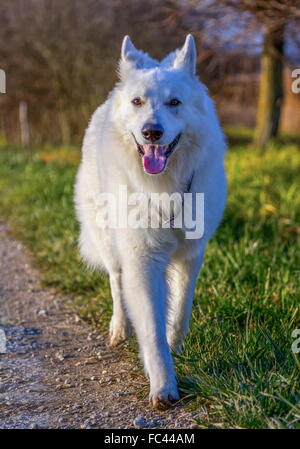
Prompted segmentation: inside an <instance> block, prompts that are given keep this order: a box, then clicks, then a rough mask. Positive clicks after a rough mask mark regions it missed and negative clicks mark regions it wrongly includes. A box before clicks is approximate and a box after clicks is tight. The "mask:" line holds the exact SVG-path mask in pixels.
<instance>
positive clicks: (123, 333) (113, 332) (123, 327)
mask: <svg viewBox="0 0 300 449" xmlns="http://www.w3.org/2000/svg"><path fill="white" fill-rule="evenodd" d="M130 334H131V329H130V325H129V323H126V322H124V321H117V320H116V319H115V318H114V317H112V318H111V320H110V324H109V344H110V346H113V347H114V346H118V345H119V344H120V343H122V342H123V341H125V340H127V338H128V337H130Z"/></svg>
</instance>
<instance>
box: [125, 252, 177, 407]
mask: <svg viewBox="0 0 300 449" xmlns="http://www.w3.org/2000/svg"><path fill="white" fill-rule="evenodd" d="M165 271H166V264H163V263H161V261H159V260H157V258H155V257H145V256H144V257H133V256H131V257H129V259H126V263H124V265H123V269H122V281H123V282H122V284H123V288H124V297H125V302H126V306H127V310H128V314H129V317H130V319H131V321H132V324H133V326H134V329H135V331H136V334H137V338H138V341H139V345H140V349H141V353H142V357H143V361H144V366H145V370H146V372H147V374H148V376H149V379H150V396H149V400H150V403H151V405H152V406H153V407H155V408H164V407H166V406H167V405H169V404H170V403H171V402H172V401H175V400H177V399H178V398H179V395H178V389H177V382H176V377H175V372H174V368H173V361H172V357H171V354H170V350H169V345H168V342H167V337H166V279H165Z"/></svg>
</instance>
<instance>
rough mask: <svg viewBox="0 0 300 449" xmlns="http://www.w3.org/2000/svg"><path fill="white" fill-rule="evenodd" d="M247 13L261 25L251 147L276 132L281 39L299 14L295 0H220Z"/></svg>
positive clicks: (280, 98) (281, 94)
mask: <svg viewBox="0 0 300 449" xmlns="http://www.w3.org/2000/svg"><path fill="white" fill-rule="evenodd" d="M222 3H223V4H225V5H226V6H229V7H231V8H233V9H235V10H238V11H241V12H248V13H250V14H251V15H252V16H253V17H254V18H255V19H256V20H257V21H258V23H259V24H260V25H261V26H262V28H263V45H262V57H261V76H260V86H259V98H258V107H257V115H256V130H255V136H254V145H255V147H258V148H261V149H264V148H265V147H266V146H267V144H268V143H269V141H270V139H271V138H273V137H276V136H277V135H278V131H279V123H280V114H281V109H282V103H283V97H284V92H283V67H284V40H285V31H286V27H287V24H288V23H289V21H290V20H291V19H293V18H295V17H299V9H298V8H299V6H300V2H299V0H222Z"/></svg>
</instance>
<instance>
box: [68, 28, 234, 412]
mask: <svg viewBox="0 0 300 449" xmlns="http://www.w3.org/2000/svg"><path fill="white" fill-rule="evenodd" d="M195 66H196V50H195V44H194V40H193V38H192V36H190V35H189V36H188V37H187V39H186V42H185V44H184V46H183V48H182V49H181V50H177V51H176V52H174V53H172V54H170V55H169V56H167V57H166V58H165V59H164V60H163V61H162V62H161V63H159V62H158V61H155V60H153V59H151V58H150V57H149V56H148V55H146V54H145V53H143V52H141V51H138V50H136V49H135V48H134V46H133V44H132V43H131V41H130V39H129V37H126V38H125V39H124V41H123V46H122V56H121V61H120V66H119V73H120V82H119V83H118V84H117V86H116V87H115V89H114V90H113V91H112V92H111V93H110V95H109V97H108V100H107V101H106V102H105V103H104V104H103V105H102V106H101V107H99V108H98V109H97V110H96V111H95V113H94V114H93V116H92V119H91V122H90V124H89V127H88V129H87V131H86V134H85V138H84V143H83V156H82V163H81V166H80V169H79V172H78V175H77V182H76V192H75V203H76V210H77V216H78V219H79V221H80V224H81V232H80V240H79V244H80V252H81V255H82V257H83V259H85V261H86V262H87V263H88V264H89V265H90V266H92V267H94V268H97V269H100V270H105V271H106V272H107V273H108V274H109V278H110V283H111V293H112V297H113V304H114V305H113V317H112V320H111V324H110V335H111V344H112V345H115V344H118V343H119V342H120V341H122V340H123V339H125V338H126V337H127V336H128V335H129V332H130V328H131V325H132V326H133V328H134V330H135V332H136V334H137V338H138V341H139V345H140V349H141V353H142V357H143V361H144V366H145V370H146V372H147V374H148V375H149V378H150V402H152V404H153V405H154V406H156V407H158V406H160V405H161V404H166V403H168V401H169V400H176V399H177V398H178V390H177V384H176V377H175V373H174V368H173V361H172V357H171V354H170V349H169V348H170V347H171V348H172V349H174V350H176V349H180V347H181V345H182V340H183V338H184V337H185V336H186V334H187V332H188V325H189V319H190V315H191V309H192V302H193V296H194V287H195V282H196V279H197V275H198V273H199V271H200V267H201V264H202V260H203V256H204V250H205V246H206V243H207V241H208V240H209V239H210V238H211V236H212V235H213V233H214V232H215V230H216V228H217V226H218V224H219V222H220V220H221V217H222V214H223V210H224V207H225V200H226V179H225V172H224V165H223V159H224V153H225V143H224V138H223V134H222V131H221V129H220V126H219V122H218V119H217V116H216V113H215V108H214V104H213V102H212V100H211V99H210V98H209V96H208V94H207V90H206V88H205V87H204V86H203V85H202V84H201V83H200V82H199V80H198V79H197V77H196V76H195ZM135 97H140V98H142V100H143V102H144V103H143V106H142V107H136V106H134V105H133V104H132V103H131V101H132V99H133V98H135ZM174 97H176V98H178V99H179V100H180V101H181V104H180V105H179V106H176V107H175V108H174V107H173V108H171V107H170V106H168V105H167V104H166V103H167V102H168V100H170V99H172V98H174ZM153 120H155V121H159V123H160V124H162V126H163V127H164V129H165V133H164V135H163V137H162V142H161V143H162V144H169V143H170V142H171V141H172V140H174V138H175V137H176V136H177V134H178V133H180V132H181V133H182V135H181V138H180V141H179V145H178V147H177V148H176V151H175V152H174V153H173V154H172V155H171V156H170V158H169V162H168V165H167V168H166V170H165V171H164V172H163V173H161V174H158V175H149V174H147V173H145V172H144V171H143V168H142V164H141V158H140V156H139V155H138V152H137V150H136V145H135V142H134V140H133V137H132V133H133V134H134V135H135V137H136V139H137V140H138V142H139V143H141V144H143V143H145V142H144V140H143V136H142V134H141V128H142V127H143V125H144V123H146V122H151V121H153ZM192 174H193V179H192V185H191V191H192V192H201V193H202V192H203V193H204V194H205V221H204V223H205V228H204V229H205V231H204V235H203V237H202V238H201V239H198V240H187V239H185V235H184V232H182V230H178V229H177V230H176V229H100V228H99V227H98V226H97V224H96V214H97V213H98V214H99V213H100V214H101V208H99V206H98V205H97V197H98V195H99V194H100V193H101V192H109V193H114V194H116V195H117V192H118V188H119V185H121V184H122V185H124V184H126V185H127V188H128V193H133V192H144V193H148V194H150V193H151V192H168V193H173V192H184V191H185V189H186V186H187V183H188V180H189V179H190V178H191V175H192Z"/></svg>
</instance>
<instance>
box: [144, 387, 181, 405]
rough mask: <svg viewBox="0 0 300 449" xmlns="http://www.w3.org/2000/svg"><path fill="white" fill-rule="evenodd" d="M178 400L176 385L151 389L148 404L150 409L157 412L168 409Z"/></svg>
mask: <svg viewBox="0 0 300 449" xmlns="http://www.w3.org/2000/svg"><path fill="white" fill-rule="evenodd" d="M178 400H179V392H178V389H177V385H176V383H175V384H174V385H165V386H164V387H162V388H158V389H153V390H152V389H151V391H150V395H149V403H150V405H151V407H153V408H156V409H158V410H166V409H168V408H169V407H170V406H171V405H172V404H173V403H174V402H176V401H178Z"/></svg>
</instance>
